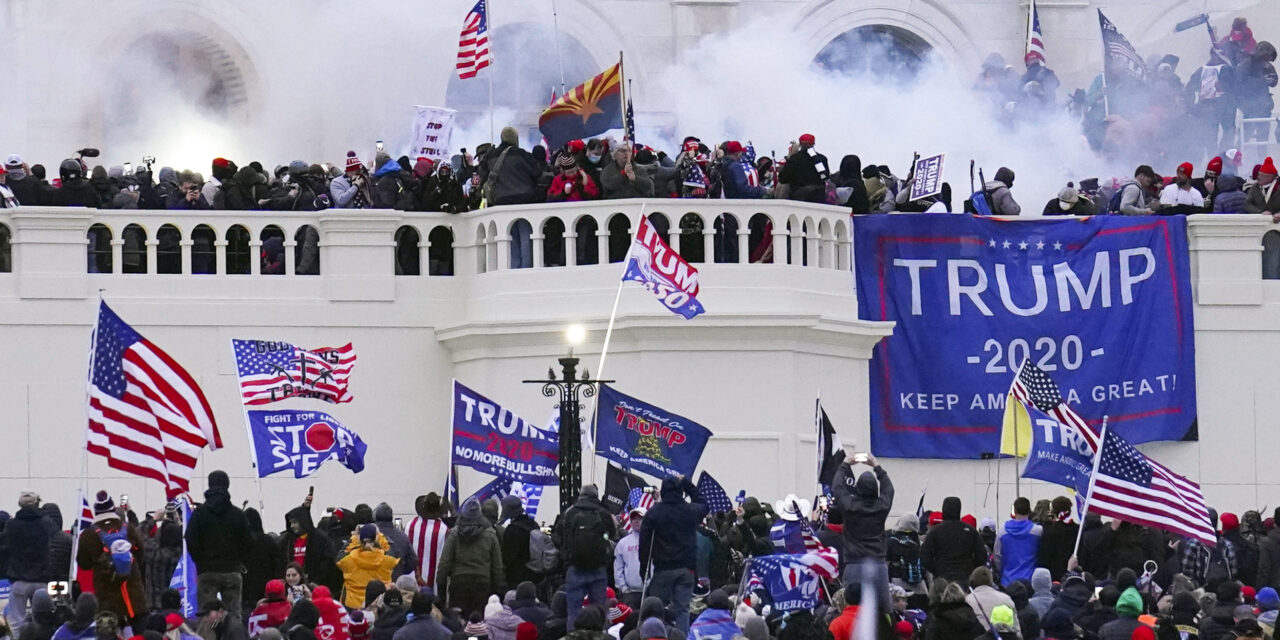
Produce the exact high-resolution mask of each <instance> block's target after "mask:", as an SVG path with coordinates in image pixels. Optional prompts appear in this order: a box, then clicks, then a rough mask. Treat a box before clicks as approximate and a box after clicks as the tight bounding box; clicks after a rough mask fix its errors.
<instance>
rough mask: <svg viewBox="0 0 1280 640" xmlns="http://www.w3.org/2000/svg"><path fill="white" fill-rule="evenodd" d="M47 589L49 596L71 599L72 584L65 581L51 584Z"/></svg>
mask: <svg viewBox="0 0 1280 640" xmlns="http://www.w3.org/2000/svg"><path fill="white" fill-rule="evenodd" d="M45 588H46V590H47V591H48V592H49V595H50V596H53V597H55V598H56V597H58V596H66V597H68V598H70V597H71V583H70V582H67V581H65V580H63V581H61V582H50V583H49V584H48V585H46V587H45Z"/></svg>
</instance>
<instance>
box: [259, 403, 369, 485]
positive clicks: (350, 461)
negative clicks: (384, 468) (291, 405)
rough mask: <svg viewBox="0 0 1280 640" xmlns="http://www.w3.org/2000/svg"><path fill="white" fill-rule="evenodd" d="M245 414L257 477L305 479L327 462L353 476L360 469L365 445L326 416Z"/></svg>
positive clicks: (291, 412) (314, 413) (290, 412)
mask: <svg viewBox="0 0 1280 640" xmlns="http://www.w3.org/2000/svg"><path fill="white" fill-rule="evenodd" d="M246 415H247V416H248V420H249V435H250V436H251V437H252V438H253V452H254V455H255V456H256V459H257V467H258V477H259V478H265V477H267V476H269V475H271V474H273V473H280V472H282V471H292V472H293V477H295V478H305V477H307V476H309V475H311V474H313V473H315V472H316V470H317V469H319V468H320V465H322V464H324V463H325V462H328V461H329V460H337V461H338V462H339V463H340V464H342V466H344V467H346V468H348V469H350V470H351V471H353V472H355V473H360V472H361V471H363V470H364V454H365V451H367V450H368V448H369V447H368V445H366V444H365V443H364V441H363V440H361V439H360V436H358V435H356V432H354V431H352V430H351V429H348V428H347V427H344V426H343V425H342V423H340V422H338V421H337V420H336V419H334V417H333V416H331V415H329V414H327V413H322V412H320V411H301V410H297V409H284V410H281V411H249V412H247V414H246Z"/></svg>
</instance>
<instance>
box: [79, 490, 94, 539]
mask: <svg viewBox="0 0 1280 640" xmlns="http://www.w3.org/2000/svg"><path fill="white" fill-rule="evenodd" d="M92 525H93V508H92V507H90V506H89V498H88V496H86V495H84V489H81V490H80V520H79V521H78V522H77V523H76V528H75V532H76V533H80V532H81V531H84V530H85V529H88V528H89V527H90V526H92Z"/></svg>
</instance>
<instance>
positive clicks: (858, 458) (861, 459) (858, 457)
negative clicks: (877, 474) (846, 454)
mask: <svg viewBox="0 0 1280 640" xmlns="http://www.w3.org/2000/svg"><path fill="white" fill-rule="evenodd" d="M867 460H869V458H868V457H867V454H865V453H855V454H853V461H854V462H857V463H858V464H866V462H867Z"/></svg>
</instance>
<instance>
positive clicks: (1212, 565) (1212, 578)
mask: <svg viewBox="0 0 1280 640" xmlns="http://www.w3.org/2000/svg"><path fill="white" fill-rule="evenodd" d="M1226 544H1227V543H1226V541H1225V540H1224V541H1222V542H1221V543H1219V544H1218V546H1216V547H1214V548H1213V549H1210V550H1209V566H1207V567H1205V569H1204V583H1205V584H1206V585H1217V584H1218V583H1220V582H1227V581H1229V580H1233V579H1234V578H1235V576H1233V575H1231V566H1230V565H1228V564H1227V555H1226V553H1224V552H1223V550H1222V548H1223V546H1224V545H1226Z"/></svg>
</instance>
